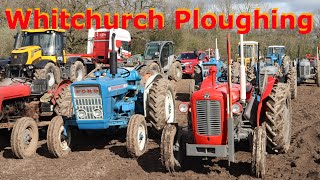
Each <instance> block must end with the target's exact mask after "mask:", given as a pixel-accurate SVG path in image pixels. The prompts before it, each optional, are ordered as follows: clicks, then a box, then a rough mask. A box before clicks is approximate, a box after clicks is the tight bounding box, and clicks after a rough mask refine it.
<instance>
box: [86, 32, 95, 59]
mask: <svg viewBox="0 0 320 180" xmlns="http://www.w3.org/2000/svg"><path fill="white" fill-rule="evenodd" d="M94 35H95V30H94V29H93V28H91V29H89V30H88V44H87V54H92V53H93V41H94Z"/></svg>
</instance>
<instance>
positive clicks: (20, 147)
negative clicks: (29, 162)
mask: <svg viewBox="0 0 320 180" xmlns="http://www.w3.org/2000/svg"><path fill="white" fill-rule="evenodd" d="M38 140H39V131H38V126H37V123H36V122H35V121H34V120H33V119H32V118H29V117H23V118H20V119H18V120H17V121H16V123H15V124H14V126H13V129H12V132H11V140H10V143H11V149H12V152H13V154H14V156H15V157H17V158H19V159H24V158H27V157H30V156H32V155H33V154H35V153H36V150H37V146H38Z"/></svg>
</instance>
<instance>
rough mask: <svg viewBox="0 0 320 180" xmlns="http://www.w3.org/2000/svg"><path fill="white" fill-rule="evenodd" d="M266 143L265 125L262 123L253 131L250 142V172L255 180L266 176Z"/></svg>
mask: <svg viewBox="0 0 320 180" xmlns="http://www.w3.org/2000/svg"><path fill="white" fill-rule="evenodd" d="M266 142H267V135H266V125H265V123H263V124H262V126H260V127H256V128H255V129H254V131H253V140H252V152H251V155H252V157H251V158H252V159H251V172H252V175H254V176H255V177H257V178H264V176H265V174H266V148H267V146H266Z"/></svg>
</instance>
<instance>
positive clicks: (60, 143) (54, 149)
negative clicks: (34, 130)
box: [47, 116, 71, 158]
mask: <svg viewBox="0 0 320 180" xmlns="http://www.w3.org/2000/svg"><path fill="white" fill-rule="evenodd" d="M64 129H65V127H64V122H63V119H62V117H61V116H55V117H54V118H52V120H51V122H50V124H49V127H48V132H47V146H48V150H49V152H50V153H51V154H52V155H53V156H54V157H56V158H60V157H62V156H65V155H67V154H68V153H69V152H70V151H71V149H70V144H71V130H70V129H68V130H67V136H65V135H64Z"/></svg>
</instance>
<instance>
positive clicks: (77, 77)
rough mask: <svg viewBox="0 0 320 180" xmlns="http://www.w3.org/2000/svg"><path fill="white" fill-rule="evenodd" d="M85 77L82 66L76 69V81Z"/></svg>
mask: <svg viewBox="0 0 320 180" xmlns="http://www.w3.org/2000/svg"><path fill="white" fill-rule="evenodd" d="M82 78H83V72H82V69H81V68H78V69H77V71H76V81H81V80H82Z"/></svg>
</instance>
